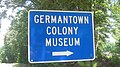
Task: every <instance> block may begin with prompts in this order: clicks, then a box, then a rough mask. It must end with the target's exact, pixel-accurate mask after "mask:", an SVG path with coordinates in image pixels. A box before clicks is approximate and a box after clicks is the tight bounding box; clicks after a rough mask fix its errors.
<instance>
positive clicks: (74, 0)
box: [0, 0, 120, 67]
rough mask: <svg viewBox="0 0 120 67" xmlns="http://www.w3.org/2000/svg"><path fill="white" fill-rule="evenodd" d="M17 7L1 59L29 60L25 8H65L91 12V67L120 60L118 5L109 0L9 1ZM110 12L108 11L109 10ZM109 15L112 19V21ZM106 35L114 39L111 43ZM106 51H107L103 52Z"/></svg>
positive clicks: (56, 66)
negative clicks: (94, 57)
mask: <svg viewBox="0 0 120 67" xmlns="http://www.w3.org/2000/svg"><path fill="white" fill-rule="evenodd" d="M11 1H12V3H13V4H14V5H18V6H17V7H24V8H25V9H24V10H22V11H19V12H18V13H17V16H16V17H15V18H14V20H13V21H12V23H11V28H10V29H9V31H8V33H7V34H6V36H5V46H4V47H3V48H2V49H1V50H0V60H2V62H18V63H28V59H27V57H28V56H27V55H28V54H27V53H28V51H27V50H28V48H27V46H28V39H27V38H28V34H27V32H28V31H27V30H28V26H27V25H28V20H27V19H28V18H27V17H28V15H27V14H28V13H27V12H28V11H29V10H30V9H38V10H68V11H70V10H71V11H93V12H94V24H95V48H96V60H95V61H94V62H93V67H97V66H99V67H105V66H109V67H110V65H111V66H116V67H117V66H118V67H119V64H118V63H120V57H119V56H120V50H119V49H120V41H119V40H120V33H119V32H120V27H119V25H120V23H119V22H120V18H119V17H120V9H119V7H120V5H119V1H118V2H117V3H115V4H113V3H112V2H111V1H112V0H111V1H108V0H95V1H93V0H30V1H31V3H30V4H29V6H27V5H25V4H26V1H29V0H11ZM108 12H110V13H108ZM110 18H112V19H113V20H115V21H111V20H110ZM109 34H110V35H111V36H112V37H114V38H115V39H116V43H111V42H110V41H108V40H107V39H109V38H110V37H109ZM106 53H109V54H107V55H106ZM90 64H91V63H90V62H69V63H51V64H32V65H34V66H35V67H88V66H90Z"/></svg>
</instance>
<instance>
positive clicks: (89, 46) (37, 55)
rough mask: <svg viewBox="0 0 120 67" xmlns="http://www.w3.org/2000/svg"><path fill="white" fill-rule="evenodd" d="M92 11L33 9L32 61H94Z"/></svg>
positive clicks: (30, 31) (30, 20) (30, 21)
mask: <svg viewBox="0 0 120 67" xmlns="http://www.w3.org/2000/svg"><path fill="white" fill-rule="evenodd" d="M94 58H95V49H94V25H93V14H92V12H84V11H83V12H81V11H50V10H30V11H29V13H28V60H29V62H30V63H50V62H69V61H89V60H94Z"/></svg>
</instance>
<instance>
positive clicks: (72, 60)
mask: <svg viewBox="0 0 120 67" xmlns="http://www.w3.org/2000/svg"><path fill="white" fill-rule="evenodd" d="M31 11H42V12H44V11H46V12H68V13H69V12H73V13H91V14H92V30H93V51H94V57H93V58H92V59H80V60H79V59H78V60H58V61H38V62H31V60H30V30H29V29H30V12H31ZM94 38H95V37H94V22H93V12H90V11H60V10H29V11H28V61H29V63H55V62H75V61H92V60H94V59H95V40H94Z"/></svg>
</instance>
